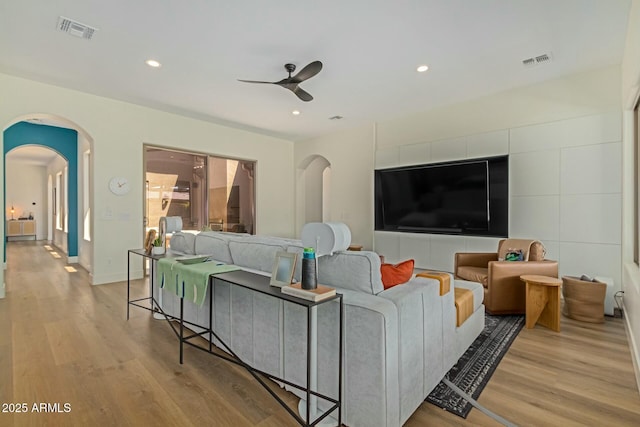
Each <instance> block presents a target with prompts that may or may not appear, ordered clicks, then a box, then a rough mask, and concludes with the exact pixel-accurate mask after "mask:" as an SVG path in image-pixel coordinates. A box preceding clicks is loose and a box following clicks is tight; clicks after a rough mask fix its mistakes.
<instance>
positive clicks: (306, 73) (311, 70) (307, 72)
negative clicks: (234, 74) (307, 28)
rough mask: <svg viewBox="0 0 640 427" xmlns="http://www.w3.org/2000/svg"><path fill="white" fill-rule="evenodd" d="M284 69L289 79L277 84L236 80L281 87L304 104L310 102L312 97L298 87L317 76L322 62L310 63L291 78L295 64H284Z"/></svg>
mask: <svg viewBox="0 0 640 427" xmlns="http://www.w3.org/2000/svg"><path fill="white" fill-rule="evenodd" d="M284 68H285V70H287V71H288V72H289V77H287V78H286V79H282V80H280V81H279V82H263V81H256V80H241V79H238V81H241V82H245V83H265V84H273V85H278V86H282V87H283V88H285V89H289V90H290V91H291V92H293V93H295V94H296V95H297V96H298V98H300V99H301V100H303V101H305V102H309V101H311V100H312V99H313V96H311V94H310V93H309V92H307V91H305V90H304V89H302V88H301V87H300V86H299V85H300V83H302V82H303V81H305V80H307V79H310V78H311V77H313V76H315V75H316V74H318V73H319V72H320V70H322V62H320V61H313V62H312V63H310V64H309V65H307V66H306V67H304V68H303V69H302V70H300V71H299V72H298V74H296V75H295V76H293V77H292V76H291V73H293V72H294V71H295V70H296V66H295V64H284Z"/></svg>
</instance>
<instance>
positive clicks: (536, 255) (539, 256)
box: [529, 241, 547, 261]
mask: <svg viewBox="0 0 640 427" xmlns="http://www.w3.org/2000/svg"><path fill="white" fill-rule="evenodd" d="M546 252H547V251H546V249H545V248H544V245H543V244H542V242H538V241H535V242H533V244H532V245H531V249H529V261H544V257H545V255H546V254H547V253H546Z"/></svg>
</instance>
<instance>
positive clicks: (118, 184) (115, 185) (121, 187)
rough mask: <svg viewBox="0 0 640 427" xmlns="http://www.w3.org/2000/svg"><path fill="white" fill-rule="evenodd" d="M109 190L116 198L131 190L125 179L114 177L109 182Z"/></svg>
mask: <svg viewBox="0 0 640 427" xmlns="http://www.w3.org/2000/svg"><path fill="white" fill-rule="evenodd" d="M109 190H111V192H112V193H113V194H115V195H117V196H122V195H124V194H127V193H128V192H129V190H131V186H130V185H129V180H128V179H127V178H123V177H118V176H114V177H113V178H111V180H110V181H109Z"/></svg>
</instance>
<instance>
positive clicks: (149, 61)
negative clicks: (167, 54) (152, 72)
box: [144, 59, 162, 68]
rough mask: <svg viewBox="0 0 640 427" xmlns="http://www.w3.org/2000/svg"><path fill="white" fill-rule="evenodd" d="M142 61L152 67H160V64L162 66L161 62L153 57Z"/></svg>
mask: <svg viewBox="0 0 640 427" xmlns="http://www.w3.org/2000/svg"><path fill="white" fill-rule="evenodd" d="M144 63H145V64H147V65H148V66H149V67H152V68H160V66H162V64H161V63H159V62H158V61H156V60H155V59H147V60H146V61H144Z"/></svg>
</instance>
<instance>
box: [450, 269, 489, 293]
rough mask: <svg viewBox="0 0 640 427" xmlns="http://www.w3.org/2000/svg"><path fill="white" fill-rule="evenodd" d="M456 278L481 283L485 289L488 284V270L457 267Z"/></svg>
mask: <svg viewBox="0 0 640 427" xmlns="http://www.w3.org/2000/svg"><path fill="white" fill-rule="evenodd" d="M456 274H457V276H458V277H460V278H462V279H464V280H468V281H470V282H477V283H481V284H482V286H484V287H485V288H486V287H487V286H488V283H489V269H488V268H484V267H470V266H458V271H456Z"/></svg>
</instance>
